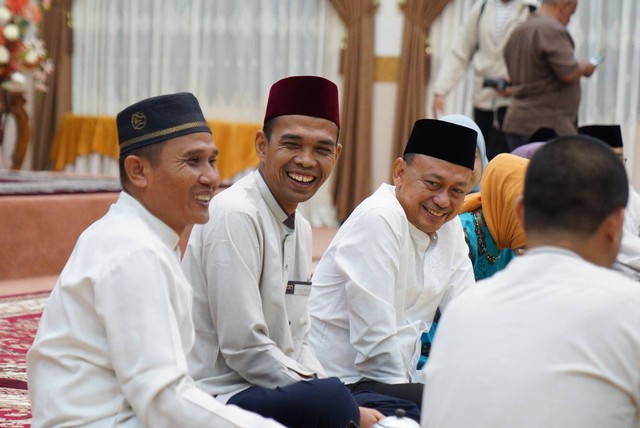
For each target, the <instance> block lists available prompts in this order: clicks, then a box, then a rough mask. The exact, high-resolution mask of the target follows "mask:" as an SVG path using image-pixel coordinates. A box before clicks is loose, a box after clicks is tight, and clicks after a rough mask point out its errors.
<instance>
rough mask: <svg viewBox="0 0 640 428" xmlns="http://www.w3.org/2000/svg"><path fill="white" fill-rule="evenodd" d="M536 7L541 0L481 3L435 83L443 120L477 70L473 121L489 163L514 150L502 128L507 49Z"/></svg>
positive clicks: (484, 0)
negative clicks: (458, 89)
mask: <svg viewBox="0 0 640 428" xmlns="http://www.w3.org/2000/svg"><path fill="white" fill-rule="evenodd" d="M536 4H537V1H535V0H478V1H476V2H475V3H474V4H473V6H472V8H471V10H470V11H469V16H468V18H467V20H466V22H465V24H464V25H463V26H461V27H460V28H461V31H460V32H459V33H458V36H457V38H456V40H455V42H454V44H453V47H452V49H451V50H450V51H449V53H448V54H447V55H446V56H445V58H444V63H443V64H442V67H441V68H440V70H439V72H438V74H437V77H436V81H435V82H434V94H435V95H434V98H433V105H432V113H433V116H434V117H435V118H439V117H440V116H441V115H442V114H443V112H444V110H445V98H446V96H447V94H448V93H449V91H451V89H453V88H454V87H455V86H456V85H457V84H458V82H459V81H460V80H461V79H462V77H463V76H464V75H465V73H466V71H467V69H468V67H469V65H471V66H472V68H473V73H474V78H473V79H474V81H473V119H474V120H475V122H476V123H477V124H478V126H479V127H480V129H481V131H482V135H483V136H484V140H485V142H486V145H487V157H488V158H489V159H492V158H493V157H494V156H495V155H497V154H498V153H503V152H506V151H508V150H507V146H506V142H505V139H504V135H502V132H501V127H502V121H503V119H504V115H505V113H506V111H507V106H508V105H509V103H510V101H511V97H510V95H511V89H510V88H509V87H508V86H507V83H506V82H507V81H506V80H505V78H506V76H507V69H506V66H505V63H504V58H503V56H502V50H503V48H504V45H505V43H506V41H507V39H508V37H509V35H510V34H511V32H512V31H513V30H514V29H515V28H516V26H517V25H518V24H519V23H520V22H522V21H524V20H525V19H526V18H527V17H528V16H529V14H530V13H531V12H532V11H533V10H535V8H536Z"/></svg>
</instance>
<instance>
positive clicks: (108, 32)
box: [73, 0, 339, 122]
mask: <svg viewBox="0 0 640 428" xmlns="http://www.w3.org/2000/svg"><path fill="white" fill-rule="evenodd" d="M326 5H327V2H326V0H234V1H228V0H190V1H188V2H185V1H183V0H133V1H132V0H74V4H73V6H74V22H75V24H74V43H75V46H74V48H75V52H74V57H73V69H74V79H73V111H74V113H76V114H87V115H97V114H110V115H112V114H115V113H117V112H118V111H119V110H121V109H122V108H123V107H124V106H126V105H128V104H131V103H133V102H135V101H138V100H140V99H142V98H145V97H149V96H153V95H158V94H163V93H171V92H178V91H189V92H193V93H194V94H196V95H197V97H198V98H199V101H200V103H201V106H202V109H203V111H204V113H205V115H206V116H207V118H210V119H226V120H234V121H244V122H262V115H263V114H264V109H265V105H266V98H267V95H268V92H269V88H270V86H271V84H272V83H273V82H275V81H276V80H278V79H280V78H282V77H285V76H288V75H293V74H317V75H324V76H325V77H328V78H330V79H332V80H335V78H336V75H337V70H335V71H333V70H325V69H324V68H323V62H324V59H325V51H324V49H325V48H328V49H331V48H332V47H331V46H325V39H324V28H325V14H326V9H327V8H326ZM333 49H335V51H336V55H337V50H338V49H339V46H336V47H335V48H333Z"/></svg>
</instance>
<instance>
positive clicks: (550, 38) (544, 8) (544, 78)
mask: <svg viewBox="0 0 640 428" xmlns="http://www.w3.org/2000/svg"><path fill="white" fill-rule="evenodd" d="M577 6H578V1H577V0H543V1H542V5H541V6H540V8H539V9H538V10H537V11H536V13H534V14H533V15H532V16H531V17H530V18H529V19H527V20H526V21H524V22H523V23H522V24H521V25H519V26H518V27H517V28H516V29H515V30H514V31H513V33H512V34H511V36H510V37H509V40H508V41H507V43H506V45H505V47H504V59H505V62H506V65H507V71H508V75H509V77H510V79H511V85H512V86H511V88H512V90H513V101H512V103H511V105H510V107H509V110H508V111H507V114H506V116H505V119H504V124H503V128H502V129H503V131H504V132H505V135H506V139H507V146H508V148H509V151H510V152H512V151H513V150H515V148H516V147H518V146H521V145H523V144H526V143H527V142H528V139H529V137H530V136H531V135H532V134H533V133H534V131H536V130H537V129H538V128H540V127H549V128H553V129H554V130H555V131H556V132H557V133H558V134H559V135H571V134H575V133H576V132H577V119H578V107H579V106H580V78H581V77H583V76H585V77H589V76H591V75H592V74H593V71H594V70H595V68H596V66H595V65H594V64H592V63H591V62H590V61H578V60H577V59H576V58H575V56H574V48H575V44H574V42H573V38H572V37H571V35H570V34H569V31H568V30H567V25H568V24H569V20H570V19H571V15H573V14H574V12H575V11H576V7H577Z"/></svg>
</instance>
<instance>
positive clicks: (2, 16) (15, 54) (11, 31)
mask: <svg viewBox="0 0 640 428" xmlns="http://www.w3.org/2000/svg"><path fill="white" fill-rule="evenodd" d="M4 3H5V4H4V5H2V4H0V84H1V85H2V87H3V88H4V89H7V90H10V91H22V90H24V88H25V86H26V83H27V76H26V75H27V74H31V75H32V76H33V86H34V88H35V89H36V90H39V91H46V90H47V85H46V79H47V76H48V75H49V74H51V73H52V72H53V62H52V61H51V60H50V59H49V57H48V55H47V50H46V49H45V46H44V42H43V41H42V40H41V39H39V38H38V25H39V24H40V21H41V20H42V14H41V5H40V4H38V3H32V2H31V1H29V0H6V1H5V2H4ZM50 3H51V0H48V1H43V2H42V7H45V8H48V7H49V6H50Z"/></svg>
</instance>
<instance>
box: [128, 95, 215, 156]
mask: <svg viewBox="0 0 640 428" xmlns="http://www.w3.org/2000/svg"><path fill="white" fill-rule="evenodd" d="M116 124H117V126H118V140H119V143H120V156H123V155H125V154H127V153H128V152H130V151H132V150H135V149H138V148H140V147H144V146H148V145H150V144H155V143H160V142H162V141H165V140H169V139H171V138H176V137H180V136H182V135H187V134H192V133H195V132H208V133H211V129H209V125H207V121H206V120H205V118H204V115H203V114H202V110H201V109H200V104H199V103H198V100H197V99H196V97H195V96H194V95H193V94H191V93H188V92H180V93H176V94H169V95H160V96H157V97H151V98H147V99H144V100H142V101H139V102H137V103H135V104H132V105H130V106H129V107H127V108H125V109H124V110H122V111H121V112H120V113H118V116H117V117H116Z"/></svg>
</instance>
